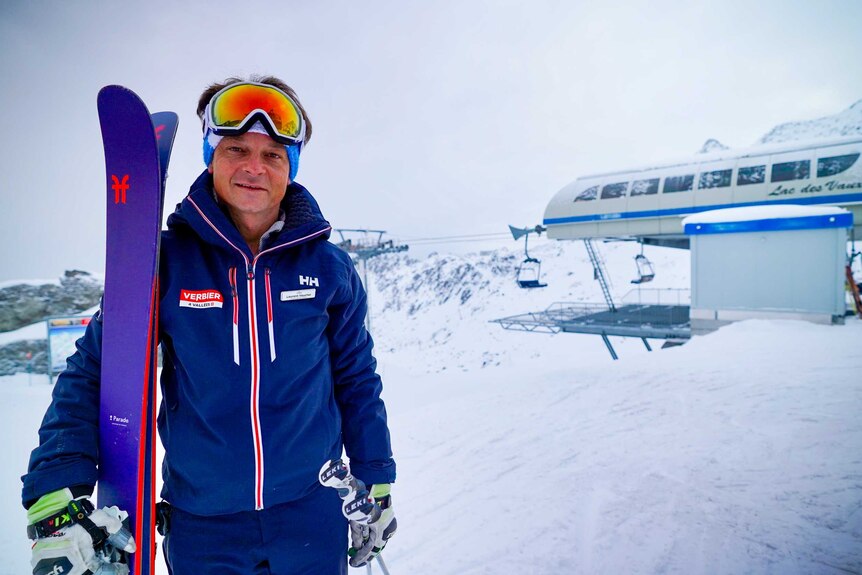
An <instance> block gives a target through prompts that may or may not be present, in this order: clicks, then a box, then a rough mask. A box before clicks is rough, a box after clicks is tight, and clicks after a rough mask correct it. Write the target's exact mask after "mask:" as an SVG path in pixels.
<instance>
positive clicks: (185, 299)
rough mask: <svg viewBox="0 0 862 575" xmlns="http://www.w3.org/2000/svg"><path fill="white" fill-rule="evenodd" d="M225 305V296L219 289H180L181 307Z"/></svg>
mask: <svg viewBox="0 0 862 575" xmlns="http://www.w3.org/2000/svg"><path fill="white" fill-rule="evenodd" d="M223 305H224V298H223V297H222V295H221V293H220V292H218V291H217V290H214V289H207V290H197V291H193V290H186V289H184V290H180V307H196V308H207V307H222V306H223Z"/></svg>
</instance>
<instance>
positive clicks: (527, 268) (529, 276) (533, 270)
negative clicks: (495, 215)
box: [509, 226, 548, 289]
mask: <svg viewBox="0 0 862 575" xmlns="http://www.w3.org/2000/svg"><path fill="white" fill-rule="evenodd" d="M509 231H510V232H512V237H513V238H515V241H518V240H519V239H520V238H521V237H523V238H524V256H525V259H524V261H522V262H521V265H519V266H518V271H517V276H516V281H517V282H518V287H519V288H521V289H532V288H543V287H547V286H548V284H543V283H541V282H540V281H539V278H541V277H542V262H541V260H538V259H536V258H534V257H530V252H529V251H528V250H527V242H528V241H529V239H530V234H536V235H541V233H542V232H543V231H545V228H543V227H542V226H536V227H534V228H516V227H515V226H509Z"/></svg>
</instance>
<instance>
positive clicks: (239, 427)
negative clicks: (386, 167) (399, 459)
mask: <svg viewBox="0 0 862 575" xmlns="http://www.w3.org/2000/svg"><path fill="white" fill-rule="evenodd" d="M214 198H215V196H214V193H213V188H212V177H211V176H210V175H209V174H208V173H207V172H204V173H203V174H202V175H201V176H200V177H199V178H198V179H197V181H196V182H195V183H194V184H193V186H192V188H191V191H190V192H189V195H188V196H187V197H186V198H185V199H184V200H183V201H182V202H181V203H180V204H179V205H178V206H177V209H176V211H175V212H174V213H173V214H172V215H171V216H170V218H169V219H168V230H167V231H164V232H162V241H161V258H160V271H159V283H160V308H159V309H160V311H159V332H160V339H161V347H162V354H163V369H162V374H161V387H162V404H161V406H160V409H159V415H158V428H159V434H160V436H161V440H162V443H163V444H164V447H165V460H164V465H163V468H162V473H163V477H164V488H163V490H162V496H163V497H164V498H165V499H166V500H168V501H170V502H171V503H172V504H173V505H176V506H177V507H179V508H180V509H183V510H185V511H188V512H190V513H196V514H199V515H217V514H225V513H234V512H239V511H247V510H250V509H263V508H264V507H269V506H272V505H275V504H278V503H284V502H288V501H293V500H296V499H299V498H301V497H304V496H305V495H307V494H309V493H310V492H311V491H312V490H313V489H315V488H316V486H317V474H318V471H319V469H320V467H321V465H323V463H324V462H326V460H327V459H333V458H336V457H340V456H341V453H342V447H344V448H345V450H346V453H347V456H348V457H349V458H350V462H351V469H352V471H353V473H354V475H356V477H358V478H359V479H361V480H363V481H364V482H365V483H367V484H374V483H391V482H393V481H394V480H395V463H394V461H393V459H392V452H391V447H390V441H389V431H388V427H387V422H386V410H385V408H384V405H383V401H382V400H381V399H380V392H381V387H382V386H381V382H380V378H379V376H378V375H377V373H376V371H375V368H376V361H375V359H374V357H373V356H372V353H371V351H372V346H373V343H372V340H371V337H370V336H369V334H368V332H367V331H366V329H365V325H364V320H365V313H366V299H365V292H364V290H363V288H362V284H361V283H360V281H359V278H358V275H357V273H356V270H355V268H354V266H353V263H352V262H351V261H350V258H349V256H348V255H347V254H346V253H345V252H343V251H342V250H341V249H339V248H338V247H336V246H334V245H333V244H331V243H329V242H328V241H327V239H328V238H329V234H330V231H331V228H330V225H329V223H328V222H327V221H326V220H324V219H323V216H322V214H321V212H320V209H319V207H318V205H317V202H316V201H315V200H314V198H313V197H312V196H311V194H309V193H308V191H307V190H306V189H305V188H303V187H302V186H300V185H299V184H296V183H291V184H290V185H289V186H288V188H287V193H286V195H285V198H284V200H283V202H282V209H283V211H284V213H285V216H286V220H285V226H284V228H283V229H282V231H281V232H280V233H278V235H277V236H276V238H275V240H274V241H271V242H270V243H269V244H267V245H265V246H264V247H263V249H262V250H261V251H260V252H259V253H258V255H257V256H254V255H252V253H251V251H250V250H249V248H248V246H247V245H246V243H245V241H244V240H243V238H242V236H241V235H240V233H239V231H237V229H236V228H235V226H234V225H233V223H232V222H231V221H230V219H229V217H228V216H227V215H226V214H225V213H224V212H223V211H222V210H221V209H220V208H219V206H218V204H217V202H216V201H215V199H214ZM101 325H102V324H101V317H100V314H96V317H95V321H91V322H90V324H89V326H88V329H87V332H86V334H85V335H84V337H83V338H82V339H81V340H80V341H79V342H78V346H77V352H76V353H75V354H74V355H73V356H71V357H70V358H69V360H68V365H67V369H66V371H65V372H64V373H63V374H62V375H61V376H60V377H59V378H58V380H57V383H56V386H55V389H54V398H53V401H52V404H51V406H50V408H49V409H48V412H47V413H46V415H45V419H44V420H43V422H42V427H41V429H40V431H39V437H40V445H39V447H37V448H36V449H35V450H34V451H33V453H32V455H31V458H30V467H29V473H27V474H26V475H25V476H24V477H23V478H22V479H23V481H24V489H23V502H24V505H25V506H29V504H31V503H32V502H33V501H35V500H36V499H37V498H39V497H41V496H42V495H44V494H45V493H49V492H51V491H54V490H56V489H61V488H63V487H70V486H85V487H92V486H93V485H94V484H95V482H96V480H97V478H98V470H97V466H98V461H99V454H98V443H99V442H98V414H99V371H100V357H101V335H102V333H101V329H102V328H101Z"/></svg>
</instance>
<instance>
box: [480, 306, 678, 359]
mask: <svg viewBox="0 0 862 575" xmlns="http://www.w3.org/2000/svg"><path fill="white" fill-rule="evenodd" d="M644 291H654V292H668V293H667V294H665V297H664V299H665V302H662V301H655V300H656V299H658V300H661V299H662V298H661V297H659V298H655V297H644V296H645V294H643V293H640V292H644ZM681 291H685V290H636V292H637V293H635V294H634V296H633V297H632V293H631V292H630V294H628V295H626V297H624V298H623V300H624V302H625V301H626V300H630V301H631V300H645V299H646V300H653V301H655V303H645V302H643V301H631V303H624V304H623V305H620V306H615V307H614V308H611V307H610V306H608V305H605V304H592V303H570V302H555V303H552V304H551V305H550V306H548V307H547V309H545V310H543V311H539V312H529V313H524V314H519V315H513V316H509V317H504V318H500V319H495V320H492V321H491V323H497V324H499V325H500V326H501V327H502V328H503V329H509V330H515V331H527V332H534V333H560V332H564V333H585V334H593V335H599V336H601V337H602V340H603V341H604V343H605V346H607V348H608V352H609V353H610V354H611V357H612V358H614V359H618V356H617V354H616V351H615V350H614V348H613V345H611V342H610V340H609V339H608V336H620V337H638V338H640V339H641V340H642V341H643V343H644V345H645V346H646V348H647V349H648V350H650V351H652V348H651V347H650V345H649V342H647V338H651V339H664V340H666V342H671V343H677V344H678V343H679V342H684V341H686V340H688V339H689V338H690V337H691V324H690V322H689V307H690V306H689V305H687V304H684V303H682V300H683V299H684V298H683V297H682V294H681V293H679V292H681ZM673 292H676V293H675V296H676V297H674V293H673ZM652 295H655V294H652ZM674 299H676V301H668V300H674Z"/></svg>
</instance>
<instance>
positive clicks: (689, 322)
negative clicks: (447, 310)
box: [494, 136, 862, 359]
mask: <svg viewBox="0 0 862 575" xmlns="http://www.w3.org/2000/svg"><path fill="white" fill-rule="evenodd" d="M860 155H862V137H858V136H856V137H847V138H833V139H829V140H819V141H811V142H793V143H785V144H779V145H765V146H759V147H757V148H751V149H748V150H721V151H718V152H713V153H706V154H700V155H698V156H697V157H695V158H691V159H688V160H683V161H677V162H668V163H665V164H661V165H657V166H650V167H646V168H643V169H634V170H623V171H618V172H609V173H604V174H596V175H592V176H585V177H582V178H578V179H577V180H575V181H574V182H572V183H571V184H569V185H567V186H565V187H563V188H562V189H561V190H560V191H559V192H557V194H556V195H554V197H553V198H552V199H551V201H550V203H549V204H548V206H547V208H546V210H545V216H544V219H543V222H542V225H541V226H536V227H535V228H523V229H520V228H513V227H511V226H510V229H511V231H512V234H513V236H514V237H515V239H516V240H517V239H519V238H520V237H524V238H525V256H526V258H525V260H524V261H523V262H522V263H521V266H520V267H519V268H518V276H517V282H518V285H519V287H522V288H527V289H529V288H534V287H543V286H544V285H546V284H541V279H540V277H539V273H540V270H541V268H540V265H541V262H539V261H538V260H537V259H536V258H531V257H530V255H529V253H528V252H527V249H526V240H527V237H528V235H529V234H530V233H533V232H536V233H540V232H543V231H546V232H547V234H548V237H549V238H552V239H557V240H583V241H584V245H585V247H586V249H587V252H588V254H589V256H590V260H591V262H592V264H593V269H594V273H595V278H596V280H597V281H598V282H599V283H600V285H601V287H602V292H603V294H604V297H605V303H604V304H574V303H565V302H556V303H553V304H551V305H550V306H549V307H548V308H546V309H545V310H542V311H539V312H531V313H525V314H520V315H517V316H511V317H507V318H501V319H498V320H494V322H495V323H499V324H500V325H501V326H502V327H504V328H505V329H514V330H520V331H531V332H545V333H559V332H568V333H589V334H598V335H601V336H602V338H603V340H604V342H605V344H606V345H607V347H608V350H609V352H610V353H611V356H612V357H613V358H614V359H617V355H616V352H615V351H614V349H613V347H612V345H611V343H610V340H609V339H608V336H622V337H640V338H641V339H642V340H643V342H644V345H646V347H647V348H648V349H650V347H649V343H648V342H647V338H653V339H664V340H665V341H666V345H668V344H670V345H673V344H679V343H682V342H684V341H685V340H687V339H688V338H690V337H691V335H692V333H694V334H700V333H707V332H709V331H712V330H714V329H717V328H718V327H720V326H722V325H726V324H727V323H730V322H732V321H738V320H742V319H750V318H793V319H806V320H810V321H816V322H819V323H841V322H843V318H844V313H845V312H844V307H845V304H844V278H845V277H849V275H848V274H845V271H846V270H847V269H849V264H848V262H847V256H846V243H847V241H848V237H849V239H850V240H851V241H852V240H853V239H854V237H855V235H856V234H859V235H860V237H862V162H860V161H859V157H860ZM684 218H685V219H684ZM595 239H603V240H605V241H637V242H639V243H640V244H641V253H640V254H639V255H638V256H636V258H635V264H636V267H637V276H636V277H635V279H634V280H633V281H632V283H633V284H635V285H638V286H641V285H642V284H645V283H648V282H649V281H651V280H652V279H653V278H654V277H655V274H656V270H655V269H654V268H653V265H652V263H651V262H650V261H649V259H648V258H647V257H646V255H644V253H643V246H644V245H660V246H667V247H676V248H683V249H688V248H690V249H691V250H692V257H691V261H692V274H691V281H692V284H691V288H692V289H691V304H690V305H689V303H688V301H687V298H685V297H684V296H683V295H682V294H679V293H673V292H672V291H669V292H667V293H663V291H657V290H649V291H648V290H641V293H642V294H643V296H644V301H642V302H639V301H636V302H625V303H624V304H623V305H619V306H618V305H617V304H616V303H615V302H614V301H613V298H612V296H611V294H610V290H609V288H608V286H607V281H606V280H605V277H606V273H605V270H604V264H603V262H602V260H601V256H600V255H599V253H598V252H597V250H596V246H595V245H594V243H593V240H595ZM854 251H855V250H854ZM659 273H660V270H659ZM851 279H852V278H851ZM656 296H658V297H656ZM857 311H858V312H859V313H860V314H862V310H857Z"/></svg>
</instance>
